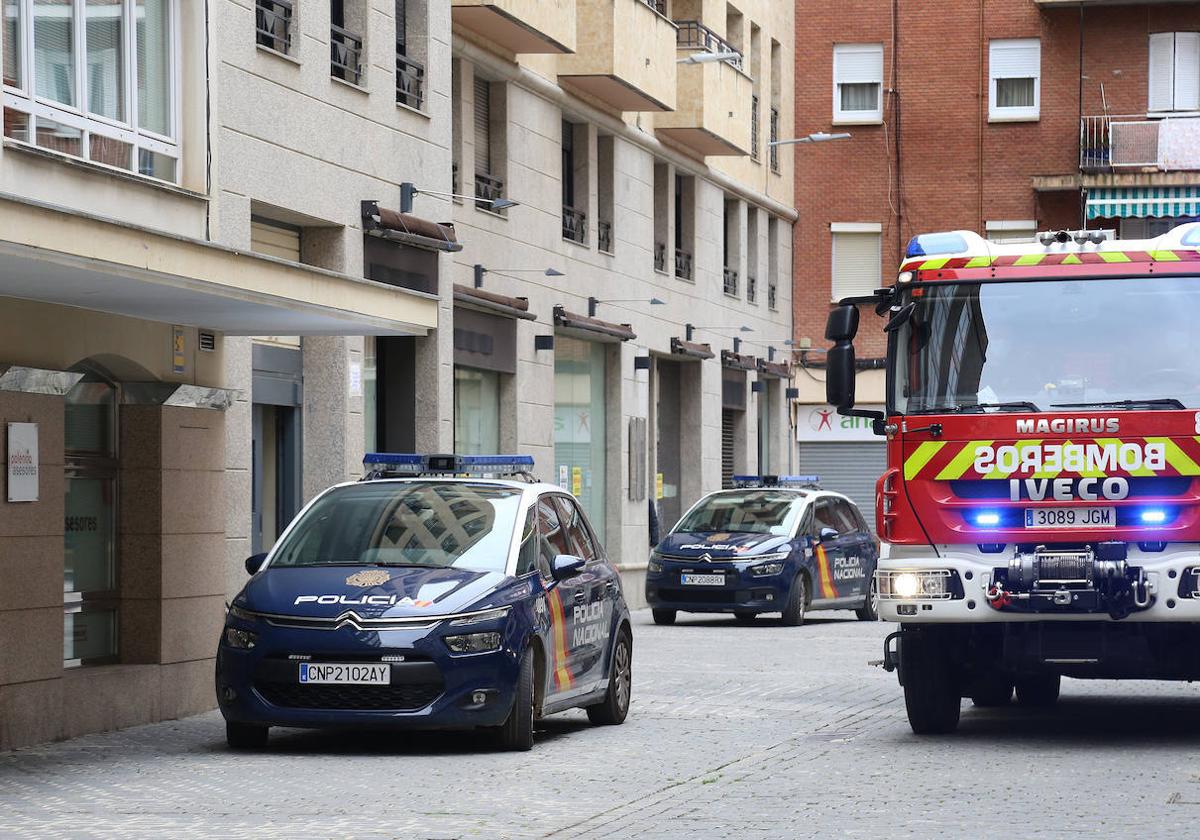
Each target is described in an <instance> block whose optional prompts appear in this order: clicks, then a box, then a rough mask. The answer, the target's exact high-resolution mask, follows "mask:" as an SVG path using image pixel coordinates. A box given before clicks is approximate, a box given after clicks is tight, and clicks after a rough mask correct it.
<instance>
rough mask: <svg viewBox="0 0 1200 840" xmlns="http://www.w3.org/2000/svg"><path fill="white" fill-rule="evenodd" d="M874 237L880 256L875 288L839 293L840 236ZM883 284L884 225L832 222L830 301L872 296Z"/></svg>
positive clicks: (830, 231)
mask: <svg viewBox="0 0 1200 840" xmlns="http://www.w3.org/2000/svg"><path fill="white" fill-rule="evenodd" d="M846 235H850V236H860V235H866V236H874V237H875V250H876V254H877V256H878V263H879V279H878V281H877V282H876V283H875V284H874V285H873V288H871V289H868V290H850V292H849V293H847V292H845V291H843V292H841V293H839V291H838V281H837V275H838V272H837V266H838V252H837V243H838V236H846ZM882 282H883V225H882V224H880V223H877V222H832V223H831V224H830V225H829V290H830V301H831V302H832V303H836V302H837V301H839V300H841V299H842V298H844V297H852V296H854V295H857V294H860V293H861V294H870V293H871V292H872V291H874V289H875V288H878V286H879V284H881V283H882Z"/></svg>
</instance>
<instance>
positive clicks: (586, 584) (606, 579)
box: [554, 496, 618, 690]
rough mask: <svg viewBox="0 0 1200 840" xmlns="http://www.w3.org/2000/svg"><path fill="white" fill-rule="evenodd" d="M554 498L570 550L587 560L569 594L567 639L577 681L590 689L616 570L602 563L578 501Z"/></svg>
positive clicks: (599, 671)
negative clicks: (572, 600) (569, 617)
mask: <svg viewBox="0 0 1200 840" xmlns="http://www.w3.org/2000/svg"><path fill="white" fill-rule="evenodd" d="M554 501H555V502H557V503H558V506H559V514H560V515H561V517H562V521H563V525H564V527H565V528H566V531H567V538H568V539H569V540H570V541H571V545H572V547H573V548H574V549H575V550H574V551H573V552H572V553H573V554H576V555H577V556H579V557H582V558H583V559H584V560H586V561H587V567H586V568H585V569H584V571H583V573H582V574H581V575H579V578H578V580H579V584H578V586H577V588H576V590H575V593H574V595H573V597H574V607H573V609H572V610H571V620H570V628H571V639H570V642H571V648H572V658H573V661H574V662H575V667H576V668H577V677H578V680H579V684H580V686H582V687H584V690H590V689H591V688H594V687H595V686H596V684H598V683H600V682H601V681H602V680H603V679H604V665H605V662H604V657H605V654H606V653H607V652H608V642H609V635H610V632H609V628H610V626H611V624H612V612H613V604H614V603H615V602H616V594H617V591H618V584H617V580H616V570H615V569H613V568H612V567H611V566H609V565H608V564H607V563H605V562H604V557H603V554H602V550H601V549H600V546H599V544H598V543H597V542H596V539H595V537H594V536H593V535H592V532H591V528H590V527H589V526H588V523H587V519H586V518H585V517H584V515H583V511H582V510H580V508H579V503H578V502H576V501H575V499H573V498H571V497H569V496H555V497H554Z"/></svg>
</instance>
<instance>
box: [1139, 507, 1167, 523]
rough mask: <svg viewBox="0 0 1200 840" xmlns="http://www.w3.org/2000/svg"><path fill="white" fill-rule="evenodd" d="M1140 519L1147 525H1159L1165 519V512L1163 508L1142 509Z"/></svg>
mask: <svg viewBox="0 0 1200 840" xmlns="http://www.w3.org/2000/svg"><path fill="white" fill-rule="evenodd" d="M1142 521H1143V522H1145V523H1146V524H1147V525H1159V524H1161V523H1163V522H1166V521H1167V512H1166V511H1165V510H1144V511H1142Z"/></svg>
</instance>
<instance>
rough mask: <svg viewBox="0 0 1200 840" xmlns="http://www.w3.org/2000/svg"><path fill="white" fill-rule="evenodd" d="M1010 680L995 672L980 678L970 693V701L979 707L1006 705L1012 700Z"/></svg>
mask: <svg viewBox="0 0 1200 840" xmlns="http://www.w3.org/2000/svg"><path fill="white" fill-rule="evenodd" d="M1012 696H1013V683H1012V680H1011V679H1009V678H1008V677H1006V676H1004V675H1003V674H996V675H992V676H988V677H985V678H984V679H981V680H980V681H979V682H978V683H976V685H975V690H974V691H973V692H972V693H971V702H972V703H974V704H975V705H976V706H979V707H980V708H984V709H986V708H989V707H991V706H1007V705H1008V704H1009V703H1010V702H1011V701H1012Z"/></svg>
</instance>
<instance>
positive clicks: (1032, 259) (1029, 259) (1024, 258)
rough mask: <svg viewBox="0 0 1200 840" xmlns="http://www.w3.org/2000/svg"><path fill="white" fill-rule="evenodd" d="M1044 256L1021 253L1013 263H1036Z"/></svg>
mask: <svg viewBox="0 0 1200 840" xmlns="http://www.w3.org/2000/svg"><path fill="white" fill-rule="evenodd" d="M1045 258H1046V255H1045V254H1022V255H1021V256H1019V257H1017V261H1016V262H1015V263H1013V265H1037V264H1038V263H1040V262H1041V261H1042V260H1044V259H1045Z"/></svg>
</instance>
